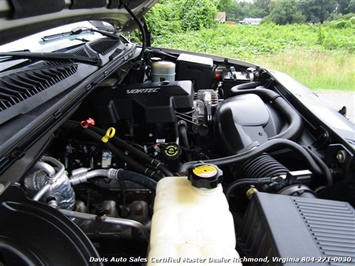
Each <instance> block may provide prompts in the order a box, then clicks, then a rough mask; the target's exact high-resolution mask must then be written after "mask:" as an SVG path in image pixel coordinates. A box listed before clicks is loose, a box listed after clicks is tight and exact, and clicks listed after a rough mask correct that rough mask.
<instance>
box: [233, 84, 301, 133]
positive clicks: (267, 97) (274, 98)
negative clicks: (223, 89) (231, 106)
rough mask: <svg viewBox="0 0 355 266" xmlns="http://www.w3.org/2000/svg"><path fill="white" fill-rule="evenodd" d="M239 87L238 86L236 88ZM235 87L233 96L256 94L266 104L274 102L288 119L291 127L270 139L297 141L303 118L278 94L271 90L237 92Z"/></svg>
mask: <svg viewBox="0 0 355 266" xmlns="http://www.w3.org/2000/svg"><path fill="white" fill-rule="evenodd" d="M235 87H237V86H235ZM235 87H233V88H232V89H231V92H232V93H233V95H242V94H251V93H252V94H256V95H258V96H259V97H260V98H262V99H263V100H264V101H265V102H272V103H273V104H274V106H275V107H276V108H277V109H278V110H279V111H280V112H281V113H282V114H283V115H284V116H285V117H286V119H287V121H288V123H289V126H288V127H287V129H286V130H284V131H282V132H281V133H279V134H277V135H275V136H272V137H270V138H269V139H279V138H284V139H291V140H294V139H296V138H297V137H298V136H299V135H300V133H301V130H302V124H303V123H302V119H301V116H300V115H299V114H298V113H297V112H296V111H295V110H294V109H293V108H292V107H291V106H290V105H289V104H288V103H287V102H286V101H285V100H284V99H283V98H282V97H281V96H280V95H279V94H278V93H276V92H274V91H272V90H269V89H246V90H236V89H235Z"/></svg>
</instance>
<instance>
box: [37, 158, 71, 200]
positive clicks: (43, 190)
mask: <svg viewBox="0 0 355 266" xmlns="http://www.w3.org/2000/svg"><path fill="white" fill-rule="evenodd" d="M42 161H48V162H50V163H52V164H54V165H56V166H58V168H59V170H58V172H57V173H56V174H54V176H49V183H48V184H46V185H45V186H44V187H43V188H41V189H40V190H39V191H38V192H37V194H36V195H35V196H34V197H33V200H35V201H38V200H40V199H41V198H42V196H43V195H44V194H45V193H46V192H47V191H48V189H49V188H50V187H51V185H53V184H54V183H55V182H56V181H57V179H58V178H59V177H61V176H62V175H63V174H64V172H65V167H64V165H63V164H62V163H61V162H59V161H58V160H56V159H54V158H52V157H48V156H43V157H42ZM43 170H44V169H43ZM44 171H45V170H44Z"/></svg>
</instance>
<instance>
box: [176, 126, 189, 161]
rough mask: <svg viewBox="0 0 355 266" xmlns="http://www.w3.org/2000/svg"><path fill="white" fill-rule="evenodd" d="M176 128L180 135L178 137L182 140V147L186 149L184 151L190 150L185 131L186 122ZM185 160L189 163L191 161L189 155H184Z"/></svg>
mask: <svg viewBox="0 0 355 266" xmlns="http://www.w3.org/2000/svg"><path fill="white" fill-rule="evenodd" d="M178 127H179V133H180V136H181V139H182V144H183V146H184V147H185V148H186V150H190V145H189V139H188V137H187V129H186V127H187V125H186V122H184V121H183V122H181V123H179V124H178ZM186 159H187V161H191V160H192V158H191V154H190V153H187V154H186Z"/></svg>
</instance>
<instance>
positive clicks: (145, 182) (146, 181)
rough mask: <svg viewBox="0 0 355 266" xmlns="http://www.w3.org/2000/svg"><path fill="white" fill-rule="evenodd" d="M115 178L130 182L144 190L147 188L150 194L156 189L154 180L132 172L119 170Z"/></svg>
mask: <svg viewBox="0 0 355 266" xmlns="http://www.w3.org/2000/svg"><path fill="white" fill-rule="evenodd" d="M116 176H117V179H119V180H121V179H123V180H126V181H131V182H133V183H136V184H138V185H141V186H143V187H145V188H148V189H149V190H150V191H152V192H155V190H156V187H157V182H156V181H155V180H153V179H151V178H149V177H147V176H145V175H141V174H138V173H135V172H132V171H128V170H121V171H118V172H117V174H116Z"/></svg>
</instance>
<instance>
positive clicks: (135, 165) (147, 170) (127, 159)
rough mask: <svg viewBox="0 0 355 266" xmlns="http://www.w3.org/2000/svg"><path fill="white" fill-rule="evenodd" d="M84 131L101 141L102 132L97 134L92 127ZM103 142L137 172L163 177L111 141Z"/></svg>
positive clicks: (158, 177)
mask: <svg viewBox="0 0 355 266" xmlns="http://www.w3.org/2000/svg"><path fill="white" fill-rule="evenodd" d="M82 132H83V134H84V135H86V136H88V137H90V138H91V139H94V140H97V141H99V142H101V138H102V136H101V135H100V134H97V133H96V132H94V131H92V130H90V129H83V130H82ZM102 144H103V145H104V146H105V147H106V148H107V149H109V150H110V151H112V152H113V153H114V154H115V155H116V156H117V157H118V158H120V159H121V160H122V161H124V162H126V163H127V164H128V165H129V166H130V167H132V168H133V169H135V170H136V171H137V172H139V173H141V174H143V175H147V176H149V177H152V178H153V179H154V180H160V179H161V178H162V176H161V175H159V174H158V173H156V172H155V171H152V170H151V169H150V168H147V167H145V166H143V165H141V164H140V163H138V162H136V161H135V160H133V159H132V158H130V157H128V156H127V155H126V154H124V153H123V152H122V151H120V150H119V149H117V148H116V147H115V146H114V145H113V144H111V143H109V142H107V143H103V142H102Z"/></svg>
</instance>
